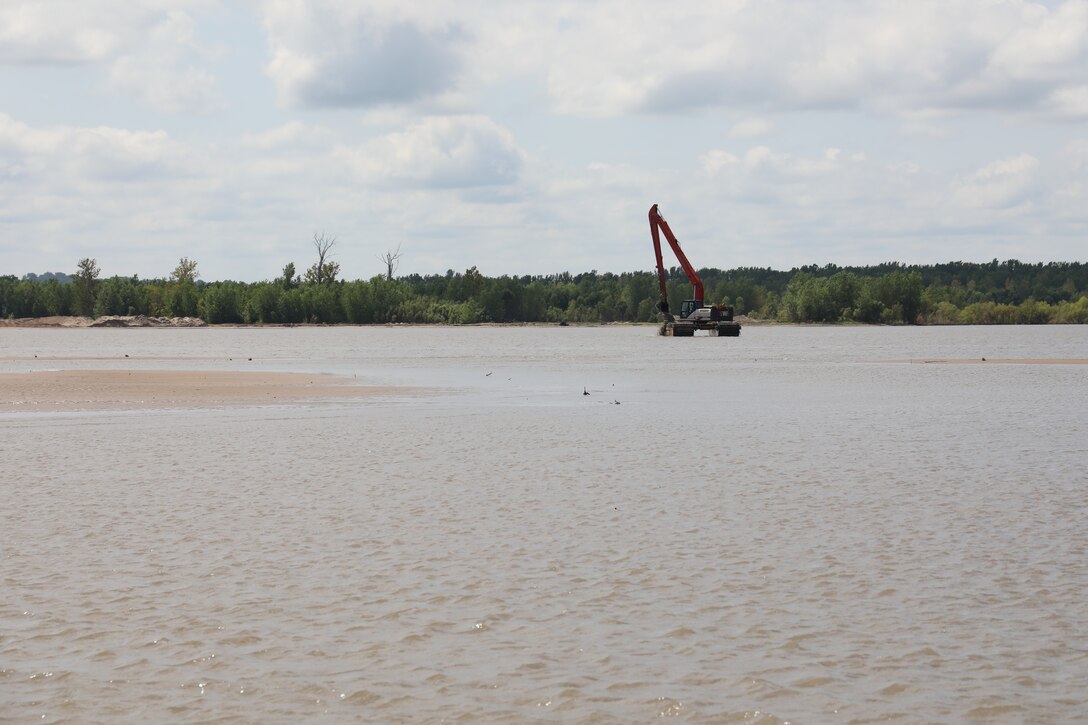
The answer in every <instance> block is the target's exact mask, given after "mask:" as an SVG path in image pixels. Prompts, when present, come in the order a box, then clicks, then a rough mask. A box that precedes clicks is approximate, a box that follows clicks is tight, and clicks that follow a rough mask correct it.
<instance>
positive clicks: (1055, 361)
mask: <svg viewBox="0 0 1088 725" xmlns="http://www.w3.org/2000/svg"><path fill="white" fill-rule="evenodd" d="M879 362H884V363H899V364H902V365H908V364H909V365H1088V359H1085V358H1049V357H1030V358H1028V357H1025V358H986V357H983V358H921V357H920V358H914V359H911V360H881V361H879Z"/></svg>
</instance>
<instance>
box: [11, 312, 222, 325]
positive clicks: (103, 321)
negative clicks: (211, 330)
mask: <svg viewBox="0 0 1088 725" xmlns="http://www.w3.org/2000/svg"><path fill="white" fill-rule="evenodd" d="M207 326H208V323H207V322H204V320H202V319H200V318H199V317H147V316H145V315H106V316H104V317H21V318H19V319H16V320H0V327H207Z"/></svg>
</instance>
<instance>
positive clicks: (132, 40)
mask: <svg viewBox="0 0 1088 725" xmlns="http://www.w3.org/2000/svg"><path fill="white" fill-rule="evenodd" d="M212 1H213V0H139V1H134V0H79V2H75V3H73V2H68V1H66V0H5V2H4V3H3V4H0V65H3V64H11V65H39V64H45V65H53V64H74V63H89V62H96V61H103V60H109V59H111V58H112V57H114V56H115V55H116V54H118V53H121V52H124V51H125V50H126V49H127V48H130V47H132V46H134V45H138V44H139V43H140V42H141V40H142V38H143V37H144V36H145V34H146V33H147V32H148V30H149V29H150V28H153V27H154V26H155V25H156V24H157V23H159V22H160V21H161V19H162V18H163V17H164V16H167V15H169V14H170V13H171V12H181V11H182V10H183V9H185V8H201V7H204V6H206V5H208V4H209V2H212Z"/></svg>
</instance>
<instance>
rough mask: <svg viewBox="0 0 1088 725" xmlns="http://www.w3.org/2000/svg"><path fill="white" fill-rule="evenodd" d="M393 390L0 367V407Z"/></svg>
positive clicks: (223, 400)
mask: <svg viewBox="0 0 1088 725" xmlns="http://www.w3.org/2000/svg"><path fill="white" fill-rule="evenodd" d="M393 390H394V389H393V388H382V387H373V386H363V385H356V384H353V381H352V380H351V379H348V378H342V377H335V376H328V375H310V374H304V373H263V372H252V373H251V372H181V371H168V370H50V371H36V372H29V373H0V412H16V411H28V412H41V411H78V410H140V409H163V408H221V407H231V406H246V405H289V404H292V403H303V402H313V401H318V400H333V399H349V398H360V397H365V396H369V395H380V394H383V393H390V392H392V391H393Z"/></svg>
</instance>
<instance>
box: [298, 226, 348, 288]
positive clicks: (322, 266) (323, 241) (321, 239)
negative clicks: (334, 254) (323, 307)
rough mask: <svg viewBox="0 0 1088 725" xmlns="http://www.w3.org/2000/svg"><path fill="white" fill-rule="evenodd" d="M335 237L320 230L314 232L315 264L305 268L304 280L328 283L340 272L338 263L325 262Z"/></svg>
mask: <svg viewBox="0 0 1088 725" xmlns="http://www.w3.org/2000/svg"><path fill="white" fill-rule="evenodd" d="M335 244H336V237H334V236H330V235H328V234H325V232H321V233H320V234H318V233H316V232H315V233H314V250H316V251H317V264H315V265H314V266H312V267H310V268H309V269H308V270H306V281H307V282H313V283H315V284H323V283H324V284H330V283H332V282H335V281H336V275H337V274H338V273H339V272H340V265H339V264H337V263H336V262H326V261H325V258H326V257H328V256H329V252H330V251H331V250H332V248H333V245H335Z"/></svg>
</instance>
